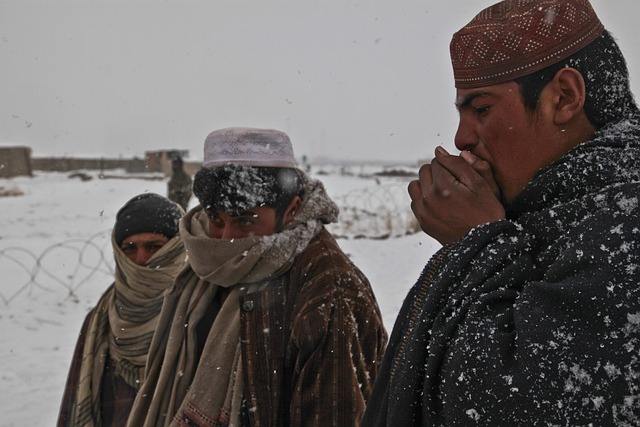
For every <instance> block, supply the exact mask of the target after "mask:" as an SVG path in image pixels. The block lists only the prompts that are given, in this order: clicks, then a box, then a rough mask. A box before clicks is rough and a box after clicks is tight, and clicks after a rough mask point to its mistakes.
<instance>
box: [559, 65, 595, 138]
mask: <svg viewBox="0 0 640 427" xmlns="http://www.w3.org/2000/svg"><path fill="white" fill-rule="evenodd" d="M553 87H554V89H555V97H554V99H555V102H556V106H555V114H554V122H555V124H556V125H558V126H562V125H565V124H567V123H568V122H570V121H571V120H572V119H573V118H574V117H576V116H578V115H579V114H582V112H583V108H584V100H585V98H586V93H587V89H586V86H585V83H584V78H583V77H582V74H581V73H580V72H579V71H578V70H576V69H575V68H569V67H567V68H562V69H561V70H559V71H558V72H557V73H556V75H555V77H554V78H553Z"/></svg>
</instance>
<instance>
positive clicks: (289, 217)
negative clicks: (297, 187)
mask: <svg viewBox="0 0 640 427" xmlns="http://www.w3.org/2000/svg"><path fill="white" fill-rule="evenodd" d="M300 206H302V199H301V198H300V196H296V197H294V198H293V200H292V201H291V203H289V207H287V210H286V211H284V215H283V216H282V225H287V224H289V223H290V222H291V221H293V219H294V218H295V215H296V212H298V210H299V209H300Z"/></svg>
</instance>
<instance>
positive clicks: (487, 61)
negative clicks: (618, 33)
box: [449, 0, 604, 89]
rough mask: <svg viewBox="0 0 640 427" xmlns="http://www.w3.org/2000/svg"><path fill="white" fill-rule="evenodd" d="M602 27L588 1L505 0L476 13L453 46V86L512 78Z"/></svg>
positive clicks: (555, 58)
mask: <svg viewBox="0 0 640 427" xmlns="http://www.w3.org/2000/svg"><path fill="white" fill-rule="evenodd" d="M603 31H604V26H603V25H602V23H601V22H600V20H599V19H598V17H597V16H596V13H595V11H594V10H593V7H591V4H590V3H589V1H588V0H504V1H501V2H500V3H496V4H494V5H493V6H490V7H488V8H486V9H484V10H483V11H482V12H480V13H479V14H478V15H476V17H475V18H473V19H472V20H471V22H469V23H468V24H467V25H465V26H464V27H463V28H462V29H461V30H460V31H458V32H457V33H455V34H454V35H453V38H452V40H451V44H450V46H449V48H450V53H451V64H452V65H453V75H454V78H455V86H456V88H459V89H471V88H477V87H481V86H490V85H494V84H498V83H504V82H507V81H510V80H514V79H516V78H518V77H522V76H526V75H528V74H531V73H534V72H536V71H539V70H541V69H543V68H545V67H547V66H550V65H553V64H555V63H557V62H560V61H561V60H563V59H565V58H567V57H569V56H571V55H573V54H574V53H576V52H578V51H579V50H580V49H582V48H584V47H586V46H587V45H588V44H589V43H591V42H592V41H594V40H595V39H596V38H598V37H599V36H600V35H601V34H602V32H603Z"/></svg>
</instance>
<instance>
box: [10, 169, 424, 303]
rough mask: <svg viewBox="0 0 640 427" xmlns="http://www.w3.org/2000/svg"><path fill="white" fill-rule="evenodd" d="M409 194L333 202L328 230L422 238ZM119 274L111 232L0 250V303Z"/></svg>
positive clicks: (382, 188)
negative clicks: (335, 217)
mask: <svg viewBox="0 0 640 427" xmlns="http://www.w3.org/2000/svg"><path fill="white" fill-rule="evenodd" d="M405 188H406V184H405V183H402V182H399V183H386V184H382V185H377V186H375V187H371V188H367V189H365V190H357V191H352V192H350V193H346V194H344V195H341V196H339V197H336V198H334V201H335V202H336V204H337V205H338V207H339V208H340V216H339V221H338V222H337V223H336V224H330V225H329V226H328V228H329V230H330V231H331V232H332V233H333V234H334V235H335V236H336V237H337V238H339V239H387V238H393V237H400V236H404V235H407V234H412V233H416V232H418V231H419V230H420V227H419V225H418V223H417V221H416V220H415V218H414V216H413V213H412V212H411V210H410V208H409V203H408V201H407V198H408V196H406V190H405ZM401 189H402V191H400V190H401ZM114 268H115V264H114V260H113V250H112V247H111V230H104V231H101V232H98V233H96V234H94V235H92V236H90V237H88V238H85V239H69V240H64V241H61V242H59V243H55V244H53V245H50V246H48V247H45V248H44V249H43V250H42V251H41V252H40V253H36V252H34V251H32V250H29V249H27V248H24V247H18V246H12V247H7V248H0V274H1V275H2V277H4V278H5V280H4V281H3V282H4V283H3V285H2V286H0V301H2V302H3V303H4V305H9V304H11V302H12V301H14V300H15V299H16V298H18V297H21V296H28V295H30V294H31V293H33V292H36V291H37V292H44V293H51V294H54V295H60V294H61V293H62V294H63V295H64V296H65V297H67V298H70V299H73V300H77V298H78V297H77V291H78V290H79V289H80V288H81V287H82V286H84V285H85V284H87V283H90V282H92V283H96V282H100V283H102V282H105V281H110V280H113V274H114ZM7 279H8V280H7Z"/></svg>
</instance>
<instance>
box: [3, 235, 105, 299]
mask: <svg viewBox="0 0 640 427" xmlns="http://www.w3.org/2000/svg"><path fill="white" fill-rule="evenodd" d="M110 236H111V231H110V230H107V231H102V232H100V233H96V234H94V235H92V236H90V237H89V238H87V239H69V240H65V241H62V242H59V243H56V244H53V245H50V246H48V247H46V248H44V250H43V251H42V252H40V253H39V254H36V253H34V252H33V251H30V250H28V249H26V248H22V247H16V246H12V247H7V248H3V249H0V271H1V272H2V275H3V276H4V277H5V279H7V278H9V279H10V280H4V281H3V282H4V284H3V286H2V287H1V288H0V300H2V302H3V303H4V304H5V305H9V304H10V303H11V302H12V301H14V300H15V299H16V298H18V297H19V296H21V295H29V294H30V293H31V292H33V291H36V290H37V291H41V292H48V293H59V292H60V291H61V290H63V291H65V292H66V294H67V295H68V296H69V297H70V298H75V297H76V291H77V290H78V289H79V288H80V287H81V286H82V285H84V284H85V283H88V282H89V281H91V280H93V279H95V278H97V277H100V278H104V277H105V276H107V277H109V278H113V274H114V261H113V252H112V249H111V241H110Z"/></svg>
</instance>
